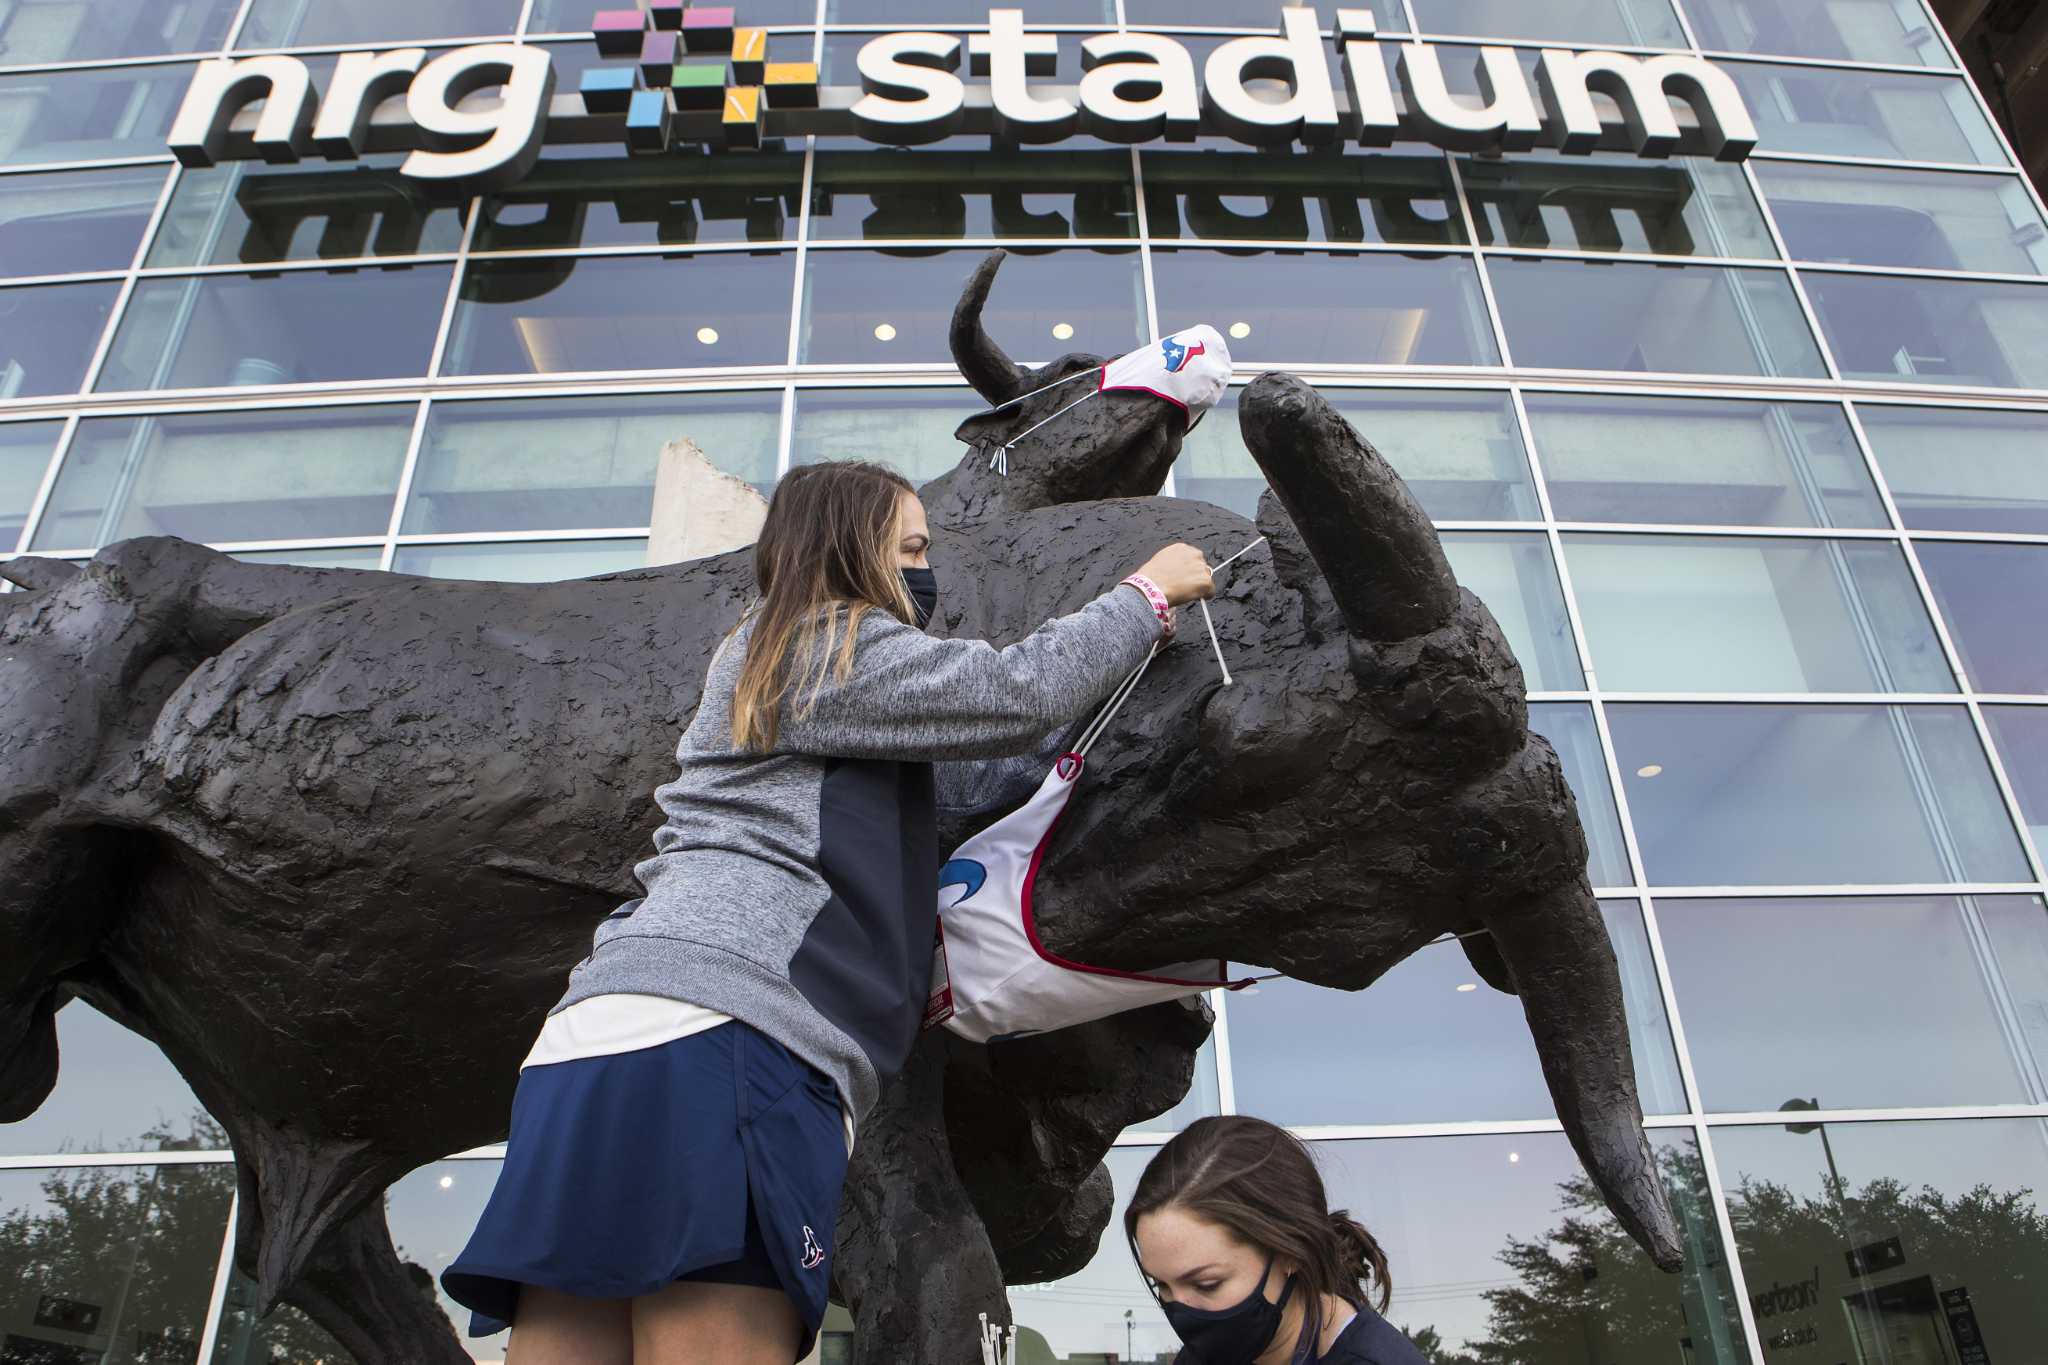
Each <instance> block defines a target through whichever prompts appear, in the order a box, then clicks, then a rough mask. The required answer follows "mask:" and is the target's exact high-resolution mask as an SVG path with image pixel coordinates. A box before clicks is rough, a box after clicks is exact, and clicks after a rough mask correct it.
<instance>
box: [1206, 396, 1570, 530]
mask: <svg viewBox="0 0 2048 1365" xmlns="http://www.w3.org/2000/svg"><path fill="white" fill-rule="evenodd" d="M1239 392H1240V390H1238V389H1231V390H1229V391H1228V392H1226V393H1225V394H1224V395H1223V397H1222V399H1221V400H1220V401H1219V402H1218V403H1217V404H1216V407H1215V409H1214V410H1213V411H1211V412H1210V413H1209V415H1208V416H1207V417H1205V418H1203V419H1202V423H1201V425H1200V426H1198V427H1196V428H1195V429H1194V430H1193V431H1191V432H1189V433H1188V437H1187V441H1186V443H1185V444H1184V445H1183V446H1182V447H1181V454H1180V459H1179V460H1177V461H1176V462H1175V463H1174V488H1175V490H1176V491H1177V492H1178V493H1179V494H1180V496H1182V497H1184V498H1199V499H1201V500H1202V501H1204V502H1213V503H1216V504H1218V505H1220V506H1223V507H1228V508H1229V509H1230V510H1231V511H1233V512H1237V513H1240V514H1241V515H1243V516H1247V517H1249V516H1253V515H1255V514H1256V513H1257V511H1258V504H1259V494H1260V492H1261V491H1263V490H1264V488H1265V487H1266V479H1265V476H1264V475H1263V474H1261V473H1260V472H1259V467H1258V465H1257V464H1256V463H1254V462H1253V460H1252V457H1251V452H1249V451H1247V450H1246V449H1245V448H1244V438H1243V436H1242V435H1241V434H1240V433H1239V431H1238V425H1237V423H1238V418H1237V396H1238V394H1239ZM1321 392H1322V395H1323V397H1324V398H1326V399H1328V400H1329V402H1330V403H1331V405H1332V406H1334V407H1335V408H1336V409H1337V411H1338V412H1340V413H1342V414H1343V415H1344V419H1345V420H1346V421H1348V422H1350V423H1351V425H1352V426H1354V427H1356V428H1357V429H1358V433H1359V434H1360V435H1361V436H1364V437H1365V438H1366V439H1367V440H1369V441H1371V442H1372V444H1373V448H1374V449H1375V450H1377V451H1379V453H1380V454H1381V455H1382V456H1383V457H1385V459H1386V461H1387V463H1388V464H1391V465H1392V466H1393V467H1394V470H1395V472H1396V473H1398V474H1399V475H1400V476H1401V482H1403V483H1405V484H1406V485H1407V486H1408V491H1409V492H1410V493H1413V494H1414V495H1415V499H1416V501H1417V502H1419V503H1421V504H1422V510H1423V511H1425V512H1427V513H1428V514H1429V515H1430V516H1431V517H1432V518H1434V519H1435V520H1437V521H1534V520H1536V519H1537V518H1539V517H1540V516H1541V515H1542V511H1541V509H1540V508H1539V507H1538V506H1537V503H1536V488H1535V485H1534V483H1533V482H1532V481H1531V479H1530V476H1529V461H1528V459H1527V458H1526V457H1525V456H1524V455H1523V453H1522V432H1521V428H1520V427H1519V426H1518V425H1517V424H1516V422H1515V413H1514V405H1513V403H1512V402H1511V401H1510V400H1509V398H1508V396H1507V395H1506V394H1505V393H1494V392H1482V391H1477V390H1474V391H1469V392H1468V391H1464V390H1459V389H1340V388H1331V387H1328V386H1324V387H1323V388H1322V390H1321Z"/></svg>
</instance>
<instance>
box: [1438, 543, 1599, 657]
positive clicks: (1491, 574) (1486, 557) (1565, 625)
mask: <svg viewBox="0 0 2048 1365" xmlns="http://www.w3.org/2000/svg"><path fill="white" fill-rule="evenodd" d="M1442 540H1443V546H1444V555H1445V557H1446V558H1448V559H1449V560H1450V561H1451V569H1452V570H1453V571H1454V572H1455V573H1456V574H1457V575H1458V582H1459V583H1460V584H1461V585H1463V586H1464V587H1467V588H1470V589H1471V590H1472V592H1473V593H1474V594H1475V595H1476V596H1477V597H1478V598H1479V600H1480V601H1482V602H1484V603H1486V607H1487V610H1488V611H1491V612H1492V613H1493V619H1494V620H1495V621H1497V622H1499V623H1500V628H1501V631H1502V632H1503V633H1504V634H1505V635H1506V636H1507V640H1508V647H1509V648H1511V649H1513V650H1514V651H1515V658H1516V659H1517V660H1519V661H1520V662H1521V665H1522V677H1523V679H1524V681H1526V682H1527V684H1528V687H1529V690H1530V691H1532V692H1563V691H1571V690H1573V689H1576V688H1581V687H1584V686H1585V685H1586V675H1585V674H1584V673H1582V672H1580V670H1579V651H1578V646H1577V645H1576V644H1575V643H1574V642H1573V640H1572V623H1571V618H1570V617H1568V616H1566V615H1565V610H1564V592H1563V590H1562V589H1560V588H1559V587H1558V585H1557V566H1556V565H1555V564H1553V563H1552V562H1551V559H1550V541H1549V539H1548V538H1547V537H1545V536H1543V535H1542V534H1541V533H1530V534H1518V533H1514V532H1502V531H1445V532H1444V533H1443V536H1442Z"/></svg>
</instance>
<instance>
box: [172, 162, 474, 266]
mask: <svg viewBox="0 0 2048 1365" xmlns="http://www.w3.org/2000/svg"><path fill="white" fill-rule="evenodd" d="M403 159H404V158H403V157H402V156H400V155H398V154H396V153H393V154H390V155H379V156H366V157H363V158H362V159H361V160H360V161H357V162H353V163H351V164H349V165H334V164H332V163H330V162H325V161H316V160H308V161H303V162H300V163H299V164H298V165H296V166H271V165H266V164H264V163H263V162H260V161H228V162H222V163H221V164H220V165H218V166H215V167H212V168H211V169H207V170H187V171H185V172H184V174H182V175H180V176H179V177H178V186H177V188H176V189H174V190H172V191H171V203H170V207H169V208H167V209H166V210H165V211H164V221H163V223H162V225H161V226H160V227H159V228H158V229H157V234H156V240H155V241H154V242H152V243H151V244H150V248H149V262H148V263H149V264H150V265H152V266H181V265H265V264H268V263H270V262H272V261H312V260H342V259H346V258H349V257H355V256H411V255H424V254H431V253H433V252H443V251H445V252H453V251H454V250H455V249H456V248H457V247H458V246H460V245H461V244H462V220H463V216H464V214H465V213H466V212H467V201H466V200H465V201H461V202H457V203H450V202H446V201H444V200H437V199H433V198H429V197H428V196H425V195H423V194H421V193H420V192H419V190H418V189H417V188H416V187H414V186H413V185H411V184H409V183H408V182H407V181H405V180H404V179H403V178H401V177H400V176H399V174H398V170H397V167H398V165H399V163H400V162H401V161H402V160H403Z"/></svg>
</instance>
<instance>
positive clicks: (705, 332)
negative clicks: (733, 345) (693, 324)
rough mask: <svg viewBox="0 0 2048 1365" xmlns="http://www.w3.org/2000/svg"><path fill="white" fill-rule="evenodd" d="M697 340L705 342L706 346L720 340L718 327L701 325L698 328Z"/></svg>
mask: <svg viewBox="0 0 2048 1365" xmlns="http://www.w3.org/2000/svg"><path fill="white" fill-rule="evenodd" d="M697 340H699V341H701V342H703V343H704V344H705V345H706V346H709V345H711V344H712V343H713V342H715V341H717V340H718V329H717V328H716V327H699V328H698V329H697Z"/></svg>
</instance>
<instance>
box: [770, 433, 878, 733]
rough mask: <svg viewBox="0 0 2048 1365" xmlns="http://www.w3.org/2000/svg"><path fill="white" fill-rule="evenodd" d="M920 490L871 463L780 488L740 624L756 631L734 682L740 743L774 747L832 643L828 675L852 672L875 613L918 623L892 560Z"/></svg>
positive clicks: (841, 465)
mask: <svg viewBox="0 0 2048 1365" xmlns="http://www.w3.org/2000/svg"><path fill="white" fill-rule="evenodd" d="M915 491H916V490H915V489H913V488H912V487H911V485H910V481H909V480H908V479H906V478H904V477H903V476H902V475H901V474H898V473H897V472H896V471H895V470H893V469H891V468H889V467H888V466H887V465H882V464H874V463H871V462H869V461H866V460H830V461H825V462H823V463H820V464H807V465H799V466H798V467H797V468H795V469H792V470H790V471H789V473H787V474H785V475H783V477H782V481H781V482H780V483H778V484H776V485H775V496H774V497H773V498H772V499H770V500H769V503H768V517H767V520H766V521H764V522H763V523H762V525H761V538H760V539H759V540H757V541H755V542H754V580H755V585H756V586H757V587H758V588H759V590H760V594H761V596H760V600H759V601H757V602H756V603H755V604H754V605H753V606H752V607H750V608H749V609H748V611H747V615H746V616H745V617H744V618H742V619H743V621H746V620H751V621H752V622H753V623H754V629H753V633H752V634H751V635H750V636H749V637H748V638H747V657H746V661H745V662H744V663H743V664H741V665H740V676H739V681H738V682H737V683H736V684H734V686H733V694H732V715H731V722H732V738H733V743H734V744H735V745H736V746H738V747H739V748H742V749H754V750H766V749H771V748H773V747H774V746H775V734H776V721H777V717H778V708H779V707H780V705H781V703H782V701H783V698H784V697H785V696H786V695H791V694H801V692H802V690H803V688H804V686H805V685H806V684H809V686H810V688H811V696H810V699H809V700H808V701H806V702H804V703H802V705H803V706H804V707H805V708H806V709H808V707H809V706H810V705H814V704H815V702H816V697H817V692H818V689H819V688H821V687H823V686H824V684H825V675H826V672H827V661H828V660H831V659H832V654H833V649H834V645H835V642H836V644H837V647H838V658H837V659H836V660H832V662H831V671H832V672H833V673H834V675H835V676H836V677H838V678H841V679H843V678H845V677H846V675H847V674H848V673H849V672H851V671H852V668H853V645H854V639H855V637H856V635H857V634H858V633H859V630H860V620H861V617H862V616H864V615H866V614H867V613H868V612H869V611H870V610H872V609H874V608H876V607H880V608H881V609H883V610H884V611H888V612H891V613H892V614H894V615H895V616H896V617H897V619H899V620H901V621H905V622H914V621H915V620H916V619H917V609H916V607H915V606H914V605H913V604H912V602H911V600H910V594H909V593H908V592H907V591H905V589H904V586H903V575H902V573H901V572H900V571H899V569H898V567H897V563H896V540H897V534H898V525H899V523H900V522H901V520H902V499H903V495H904V494H905V493H914V492H915ZM799 661H802V665H801V666H802V669H803V671H802V672H801V673H799V671H798V670H799ZM798 714H802V711H799V713H798Z"/></svg>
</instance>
